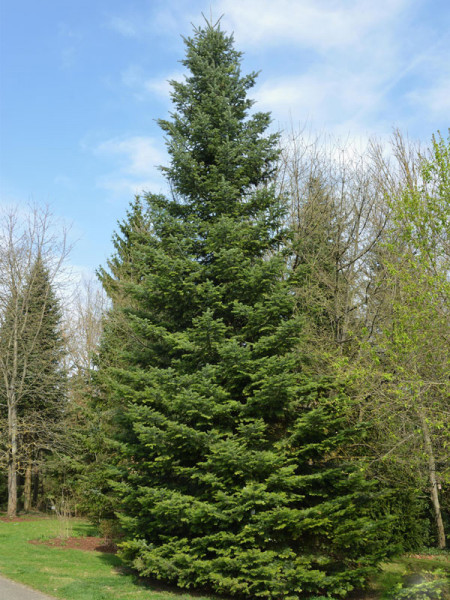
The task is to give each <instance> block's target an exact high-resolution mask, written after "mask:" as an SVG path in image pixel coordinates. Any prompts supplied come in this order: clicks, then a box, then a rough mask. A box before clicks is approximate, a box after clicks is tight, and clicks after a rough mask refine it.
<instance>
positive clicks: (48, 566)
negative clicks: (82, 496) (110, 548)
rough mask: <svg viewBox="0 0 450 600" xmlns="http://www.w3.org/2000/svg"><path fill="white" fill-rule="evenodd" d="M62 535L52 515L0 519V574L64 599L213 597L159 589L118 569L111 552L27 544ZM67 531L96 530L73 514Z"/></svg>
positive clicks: (83, 533) (85, 532)
mask: <svg viewBox="0 0 450 600" xmlns="http://www.w3.org/2000/svg"><path fill="white" fill-rule="evenodd" d="M60 535H61V524H60V522H59V521H58V519H56V518H39V519H36V520H33V521H20V522H11V523H5V522H0V573H1V574H2V575H4V576H5V577H8V578H10V579H13V580H14V581H19V582H21V583H24V584H26V585H29V586H30V587H33V588H34V589H37V590H40V591H41V592H44V593H46V594H49V595H50V596H54V597H56V598H61V599H64V600H212V598H211V597H207V596H198V595H196V596H193V595H190V594H188V593H182V592H177V591H173V592H171V591H163V590H162V589H159V590H158V589H157V587H156V586H154V587H152V586H150V585H146V584H143V583H141V582H139V581H137V580H136V578H135V577H134V576H132V575H126V574H121V573H120V572H119V571H118V568H119V567H120V566H121V561H120V559H119V558H118V557H117V556H115V555H113V554H102V553H100V552H85V551H82V550H72V549H59V548H50V547H48V546H45V545H34V544H30V543H29V540H45V539H49V538H53V537H57V536H60ZM71 535H73V536H79V537H83V536H87V535H96V531H95V530H94V529H93V528H92V526H91V525H89V524H88V523H87V522H86V521H83V520H81V519H74V520H73V521H72V524H71Z"/></svg>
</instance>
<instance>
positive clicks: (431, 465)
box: [419, 410, 446, 550]
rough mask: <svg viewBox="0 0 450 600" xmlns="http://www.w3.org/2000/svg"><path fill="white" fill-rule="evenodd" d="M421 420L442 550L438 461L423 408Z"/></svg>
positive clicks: (442, 532)
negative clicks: (437, 478) (437, 477)
mask: <svg viewBox="0 0 450 600" xmlns="http://www.w3.org/2000/svg"><path fill="white" fill-rule="evenodd" d="M419 417H420V422H421V425H422V433H423V440H424V443H425V450H426V453H427V456H428V474H429V479H430V486H431V503H432V505H433V510H434V516H435V519H436V528H437V538H438V548H440V549H441V550H442V549H443V548H445V546H446V542H445V530H444V522H443V520H442V513H441V506H440V504H439V494H438V482H437V480H436V461H435V460H434V453H433V445H432V443H431V435H430V429H429V427H428V423H427V420H426V418H425V415H424V413H423V411H422V410H420V411H419Z"/></svg>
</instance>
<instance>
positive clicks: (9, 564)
mask: <svg viewBox="0 0 450 600" xmlns="http://www.w3.org/2000/svg"><path fill="white" fill-rule="evenodd" d="M67 533H69V534H70V535H72V536H77V537H83V536H87V535H96V534H97V532H96V531H95V529H94V528H93V527H92V526H91V525H89V523H87V522H86V521H84V520H82V519H73V520H71V521H70V523H69V524H67V523H65V522H64V523H62V522H61V520H59V519H56V518H54V517H53V518H52V517H50V518H37V519H35V520H30V521H20V522H11V523H10V522H6V523H5V522H0V573H1V574H2V575H4V576H5V577H9V578H10V579H13V580H15V581H20V582H21V583H24V584H26V585H29V586H31V587H33V588H35V589H38V590H40V591H42V592H45V593H47V594H49V595H50V596H54V597H56V598H61V599H63V600H212V597H211V596H209V597H207V596H201V595H198V594H195V595H191V594H188V593H186V592H185V593H183V592H181V591H177V590H175V589H173V591H170V589H169V588H168V589H164V586H156V585H153V586H152V585H151V584H147V583H143V582H142V581H139V580H138V579H136V578H135V577H134V576H133V575H127V574H123V573H121V572H120V567H121V561H120V559H119V558H118V557H117V556H115V555H113V554H102V553H100V552H86V551H83V550H72V549H60V548H51V547H48V546H45V545H33V544H30V543H29V540H45V539H49V538H53V537H60V536H62V535H67ZM425 554H426V555H429V554H432V552H431V551H429V552H425ZM421 573H423V574H425V575H426V577H428V578H433V573H436V574H437V575H436V577H439V579H443V578H445V577H450V555H449V553H448V552H446V553H445V552H443V553H436V554H435V555H434V556H433V557H432V558H427V559H418V558H415V557H411V556H403V557H400V558H398V559H396V560H395V561H392V562H390V563H386V564H384V565H382V568H381V570H380V572H379V574H378V576H377V577H375V578H374V579H373V580H372V582H371V587H370V590H369V591H368V592H367V595H366V596H359V595H358V596H357V600H394V599H395V598H396V596H397V594H396V593H395V590H400V587H401V585H402V584H403V583H404V581H405V578H406V577H408V576H411V575H414V574H421ZM416 591H417V592H418V591H419V588H416ZM399 593H400V592H399ZM404 593H405V592H403V594H404ZM399 597H400V596H399ZM428 597H431V596H423V595H414V588H411V595H402V596H401V598H403V599H408V600H409V598H412V599H414V600H416V599H417V600H419V598H420V599H421V600H422V599H423V598H428ZM435 597H436V598H439V600H447V599H448V600H450V592H447V591H443V594H442V595H441V596H435ZM354 598H356V596H355V597H354ZM328 600H330V599H328Z"/></svg>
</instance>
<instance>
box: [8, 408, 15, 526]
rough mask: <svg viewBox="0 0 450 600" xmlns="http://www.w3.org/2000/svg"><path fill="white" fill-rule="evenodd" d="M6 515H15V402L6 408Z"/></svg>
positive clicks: (10, 516) (11, 516)
mask: <svg viewBox="0 0 450 600" xmlns="http://www.w3.org/2000/svg"><path fill="white" fill-rule="evenodd" d="M8 434H9V436H8V437H9V456H8V513H7V515H8V517H9V518H10V519H11V518H13V517H15V516H16V515H17V409H16V406H15V403H12V404H11V405H10V406H9V408H8Z"/></svg>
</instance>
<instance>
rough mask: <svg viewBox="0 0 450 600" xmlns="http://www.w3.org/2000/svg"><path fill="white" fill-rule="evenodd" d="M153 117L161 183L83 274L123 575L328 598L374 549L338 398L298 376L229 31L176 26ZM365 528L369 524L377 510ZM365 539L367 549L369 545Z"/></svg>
mask: <svg viewBox="0 0 450 600" xmlns="http://www.w3.org/2000/svg"><path fill="white" fill-rule="evenodd" d="M185 43H186V48H187V53H186V58H185V60H184V61H183V64H184V66H185V67H186V69H187V70H188V75H187V76H186V78H185V80H184V82H183V83H179V82H172V87H173V92H172V99H173V104H174V110H173V113H172V114H171V118H170V120H167V121H161V122H160V125H161V127H162V129H163V130H164V131H165V132H166V134H167V146H168V150H169V154H170V156H171V163H170V165H169V167H168V168H165V169H164V171H165V173H166V176H167V179H168V181H169V183H170V186H171V190H172V196H171V198H170V199H167V198H165V197H162V196H155V195H151V194H148V195H146V196H145V197H144V198H142V199H137V200H136V201H135V202H134V204H133V205H132V207H131V209H130V212H129V214H128V219H127V220H126V221H125V222H124V223H122V224H121V228H120V232H119V234H118V235H117V236H116V237H115V245H116V254H115V256H114V257H113V258H112V259H111V261H110V263H109V271H108V270H105V271H102V272H101V278H102V280H103V282H104V285H105V288H106V290H107V292H108V293H109V295H110V297H111V299H112V303H113V308H112V310H111V313H110V315H109V319H108V323H107V325H106V330H105V334H104V338H103V344H102V349H101V352H100V357H99V372H98V376H99V381H100V383H101V386H102V390H103V397H104V402H105V405H106V408H107V410H108V412H109V414H114V415H115V428H116V431H117V437H116V440H115V442H114V443H115V444H116V446H115V447H116V448H117V450H118V459H117V461H116V463H115V465H114V466H113V467H114V468H110V469H109V473H113V472H115V477H114V479H115V481H114V482H113V483H112V485H113V489H114V494H115V495H116V496H117V497H118V498H120V511H119V516H120V519H121V523H122V526H123V527H124V530H125V532H126V536H127V541H126V542H125V543H124V544H123V545H122V555H123V556H124V558H125V559H126V561H127V562H128V563H129V564H130V565H131V566H133V567H134V568H135V569H137V571H139V573H140V574H141V575H144V576H151V577H156V578H159V579H163V580H166V581H171V582H174V583H176V584H178V585H180V586H182V587H191V586H198V587H206V588H209V589H212V590H214V591H216V592H224V593H228V594H235V595H236V596H240V597H245V598H260V597H261V598H274V599H275V598H277V599H278V598H285V599H296V598H300V597H303V596H308V595H311V594H313V593H317V592H323V591H326V592H330V593H335V594H341V595H345V594H346V593H347V591H349V590H350V589H352V587H354V586H355V585H359V584H360V583H361V582H363V581H364V579H365V578H366V576H367V573H368V572H369V571H370V569H371V567H372V565H374V564H375V563H376V562H377V561H378V560H379V558H380V556H382V555H383V552H384V546H383V540H382V537H383V536H382V527H381V528H380V527H379V528H378V532H377V531H376V529H375V524H374V523H373V522H372V521H371V520H370V518H369V517H368V514H369V511H370V503H371V498H372V496H373V492H372V491H371V489H372V488H371V487H370V486H369V485H368V484H366V483H365V482H364V480H363V477H362V471H361V470H360V469H359V468H356V467H355V466H352V465H350V464H345V462H344V461H343V460H342V459H340V458H339V456H340V455H341V454H340V448H341V447H342V445H343V444H345V443H346V442H347V441H348V440H349V439H351V437H352V436H355V435H358V433H357V432H356V431H355V430H354V431H351V430H350V429H348V428H347V427H346V426H345V422H346V420H345V419H346V405H347V399H346V397H345V395H344V394H343V393H342V392H341V391H340V390H339V389H337V386H335V385H333V382H331V381H329V380H328V379H326V378H323V379H320V378H317V376H316V377H313V376H312V375H308V368H307V364H306V362H307V361H306V359H305V358H304V357H303V356H302V351H301V344H302V343H301V339H302V328H303V316H302V314H301V311H298V310H297V307H296V295H295V294H294V293H292V290H291V289H290V287H289V273H288V271H287V266H286V265H287V264H289V261H286V258H285V256H283V254H282V252H281V251H280V248H281V247H283V243H282V241H283V236H284V233H283V230H282V223H283V220H284V215H285V209H284V205H283V202H282V200H281V199H280V198H279V197H277V196H276V194H275V191H274V188H273V187H272V186H271V184H270V181H271V177H272V175H273V169H274V165H275V162H276V159H277V151H276V144H277V137H276V136H274V135H265V132H266V130H267V128H268V126H269V123H270V117H269V115H268V114H267V113H252V114H250V109H251V107H252V104H253V103H252V101H251V100H249V99H248V98H247V91H248V90H249V89H250V88H251V87H252V86H253V85H254V83H255V77H256V74H254V73H252V74H250V75H247V76H243V75H242V74H241V70H240V62H241V54H240V53H239V52H237V51H236V50H235V49H234V47H233V39H232V37H229V36H227V35H225V34H224V33H223V32H222V31H221V30H220V27H218V26H211V25H209V24H207V25H206V26H205V27H204V28H199V29H196V30H195V31H194V35H193V37H192V38H189V39H186V40H185ZM379 525H380V524H379ZM382 546H383V549H382Z"/></svg>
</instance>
